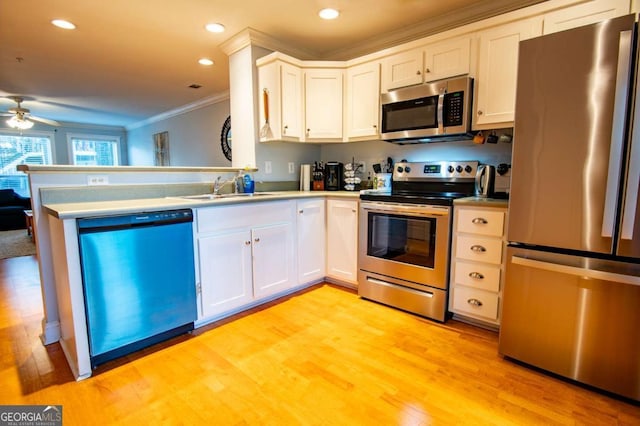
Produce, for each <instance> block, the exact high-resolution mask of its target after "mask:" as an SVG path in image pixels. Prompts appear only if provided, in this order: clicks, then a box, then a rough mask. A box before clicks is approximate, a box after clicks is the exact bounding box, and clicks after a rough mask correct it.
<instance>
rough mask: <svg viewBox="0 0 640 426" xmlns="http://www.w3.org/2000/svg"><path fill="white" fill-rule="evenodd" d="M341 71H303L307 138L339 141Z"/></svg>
mask: <svg viewBox="0 0 640 426" xmlns="http://www.w3.org/2000/svg"><path fill="white" fill-rule="evenodd" d="M342 80H343V72H342V70H334V69H310V70H307V71H306V72H305V88H304V89H305V123H306V124H305V126H306V132H305V135H306V138H307V139H332V140H335V141H341V140H342V90H343V87H342V86H343V82H342Z"/></svg>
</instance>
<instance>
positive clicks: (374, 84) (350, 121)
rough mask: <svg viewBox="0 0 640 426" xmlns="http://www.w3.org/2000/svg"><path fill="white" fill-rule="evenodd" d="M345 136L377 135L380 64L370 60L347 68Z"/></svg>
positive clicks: (354, 137) (368, 136) (356, 137)
mask: <svg viewBox="0 0 640 426" xmlns="http://www.w3.org/2000/svg"><path fill="white" fill-rule="evenodd" d="M346 105H347V111H346V120H347V138H349V139H358V138H376V137H378V135H379V133H378V116H379V114H380V65H379V64H378V62H370V63H365V64H362V65H357V66H354V67H351V68H349V69H347V98H346Z"/></svg>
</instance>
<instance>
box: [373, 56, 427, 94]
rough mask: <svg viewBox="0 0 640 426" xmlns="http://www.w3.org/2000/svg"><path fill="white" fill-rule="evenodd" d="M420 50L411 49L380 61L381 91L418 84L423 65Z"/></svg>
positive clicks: (421, 79) (420, 81)
mask: <svg viewBox="0 0 640 426" xmlns="http://www.w3.org/2000/svg"><path fill="white" fill-rule="evenodd" d="M423 57H424V54H423V51H422V49H413V50H409V51H406V52H402V53H398V54H396V55H393V56H389V57H387V58H384V60H383V61H382V91H383V92H388V91H389V90H393V89H397V88H399V87H405V86H411V85H414V84H420V83H422V81H423V75H422V68H423V65H424V58H423Z"/></svg>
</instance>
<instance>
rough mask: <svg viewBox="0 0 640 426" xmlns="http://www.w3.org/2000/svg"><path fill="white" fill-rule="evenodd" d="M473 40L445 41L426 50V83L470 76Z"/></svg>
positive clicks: (466, 38)
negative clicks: (458, 76)
mask: <svg viewBox="0 0 640 426" xmlns="http://www.w3.org/2000/svg"><path fill="white" fill-rule="evenodd" d="M470 45H471V39H470V38H468V37H465V38H462V39H456V40H445V41H443V42H440V43H436V44H432V45H429V46H427V47H426V48H425V50H424V64H425V69H424V77H425V81H434V80H440V79H443V78H449V77H454V76H456V75H463V74H469V54H470V50H469V48H470Z"/></svg>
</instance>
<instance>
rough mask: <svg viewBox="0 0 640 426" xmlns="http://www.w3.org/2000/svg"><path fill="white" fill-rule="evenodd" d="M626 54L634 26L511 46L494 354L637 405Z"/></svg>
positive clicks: (633, 47) (638, 271)
mask: <svg viewBox="0 0 640 426" xmlns="http://www.w3.org/2000/svg"><path fill="white" fill-rule="evenodd" d="M637 43H638V37H637V25H636V23H635V16H634V15H629V16H625V17H620V18H616V19H612V20H608V21H604V22H601V23H599V24H594V25H589V26H584V27H580V28H576V29H573V30H569V31H565V32H560V33H556V34H551V35H547V36H544V37H540V38H536V39H531V40H527V41H523V42H521V43H520V56H519V63H518V91H517V100H516V115H515V130H514V139H515V142H514V144H513V158H512V160H513V170H512V173H511V189H512V191H511V195H510V203H509V225H508V230H507V237H508V240H509V246H508V248H507V267H506V280H505V288H504V303H503V310H502V325H501V328H500V343H499V350H500V353H501V354H503V355H505V356H507V357H510V358H513V359H516V360H519V361H522V362H524V363H526V364H530V365H533V366H535V367H538V368H541V369H544V370H547V371H550V372H553V373H555V374H558V375H560V376H564V377H567V378H569V379H572V380H576V381H578V382H582V383H585V384H588V385H590V386H594V387H596V388H600V389H604V390H606V391H609V392H613V393H615V394H618V395H622V396H624V397H627V398H631V399H634V400H636V401H640V362H639V360H640V339H639V338H638V337H639V334H638V324H640V206H639V203H638V201H639V194H638V185H639V182H640V140H639V138H640V102H639V100H638V98H637V88H638V79H637V72H638V71H637V63H638V62H637V59H636V55H637V52H638V46H637ZM627 123H628V124H627Z"/></svg>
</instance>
